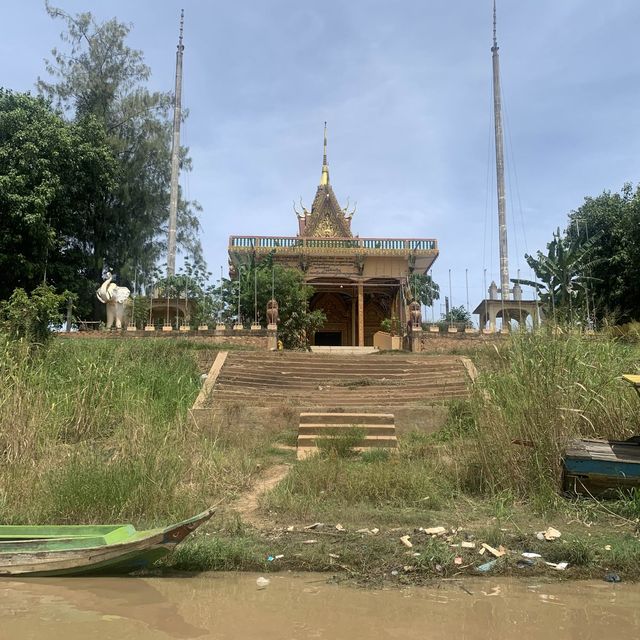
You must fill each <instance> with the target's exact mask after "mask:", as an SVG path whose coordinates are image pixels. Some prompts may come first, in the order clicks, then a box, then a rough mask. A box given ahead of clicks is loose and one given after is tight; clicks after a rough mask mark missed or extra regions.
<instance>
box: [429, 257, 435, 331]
mask: <svg viewBox="0 0 640 640" xmlns="http://www.w3.org/2000/svg"><path fill="white" fill-rule="evenodd" d="M429 287H430V289H431V324H435V322H436V301H435V298H434V297H433V296H434V289H433V269H431V281H430V282H429Z"/></svg>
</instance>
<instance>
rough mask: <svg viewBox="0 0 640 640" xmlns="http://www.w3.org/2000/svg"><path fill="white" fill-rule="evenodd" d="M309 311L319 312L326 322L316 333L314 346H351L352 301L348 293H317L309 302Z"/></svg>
mask: <svg viewBox="0 0 640 640" xmlns="http://www.w3.org/2000/svg"><path fill="white" fill-rule="evenodd" d="M309 309H310V310H311V311H316V310H321V311H323V312H324V314H325V316H326V318H327V319H326V321H325V323H324V325H323V326H322V327H320V330H319V331H316V333H315V337H314V340H313V344H314V345H316V346H325V347H328V346H331V347H346V346H352V345H353V299H352V296H351V295H349V293H342V292H341V293H338V292H335V291H318V292H317V293H316V294H315V295H314V296H313V297H312V298H311V300H310V301H309Z"/></svg>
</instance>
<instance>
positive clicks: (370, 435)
mask: <svg viewBox="0 0 640 640" xmlns="http://www.w3.org/2000/svg"><path fill="white" fill-rule="evenodd" d="M354 429H357V430H358V431H359V432H362V437H360V438H358V439H354V440H353V441H352V442H351V443H350V444H351V445H352V446H351V448H352V449H355V450H357V451H367V450H371V449H388V450H391V451H395V450H396V449H397V447H398V439H397V438H396V434H395V431H396V427H395V421H394V416H393V414H392V413H334V412H331V413H317V412H303V413H301V414H300V425H299V427H298V446H297V457H298V459H304V458H306V457H308V456H309V455H311V454H313V453H315V452H317V450H318V443H319V442H325V443H330V442H331V440H332V439H338V438H340V437H344V436H346V435H348V434H349V433H352V432H353V430H354Z"/></svg>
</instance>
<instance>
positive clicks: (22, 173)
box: [0, 89, 117, 299]
mask: <svg viewBox="0 0 640 640" xmlns="http://www.w3.org/2000/svg"><path fill="white" fill-rule="evenodd" d="M116 174H117V166H116V161H115V158H114V156H113V154H112V151H111V148H110V147H109V145H108V144H107V142H106V136H105V134H104V130H103V128H102V127H101V125H100V123H99V122H97V121H96V119H95V118H93V117H92V116H87V117H86V118H82V119H80V120H78V121H77V122H73V123H69V122H66V121H64V120H63V119H62V118H61V117H60V116H59V115H58V114H56V113H54V111H53V110H52V108H51V106H50V105H49V104H48V102H47V101H46V100H44V99H43V98H35V97H32V96H30V95H26V94H15V93H12V92H10V91H6V90H2V89H0V210H1V211H2V215H0V269H1V270H2V273H3V277H2V279H0V299H3V298H4V299H6V298H8V297H9V296H10V295H11V293H12V291H13V290H14V289H15V288H16V287H23V288H26V289H28V290H31V289H33V288H34V287H35V286H36V285H37V284H38V283H41V282H44V281H48V282H50V283H51V284H53V285H54V286H55V287H56V289H57V290H59V291H63V290H65V289H69V290H70V291H74V292H75V293H78V294H80V295H82V294H85V297H86V295H87V291H86V289H87V282H86V274H87V273H88V270H89V267H90V262H89V261H88V260H87V255H86V251H85V247H86V224H87V219H90V218H91V216H92V214H93V209H94V205H95V202H96V201H97V200H101V199H103V198H106V197H108V194H109V193H110V191H111V189H112V188H113V185H114V183H115V179H116ZM93 285H94V283H93V282H91V284H90V285H89V289H90V290H91V294H92V293H93V290H92V289H91V288H93V289H95V286H93Z"/></svg>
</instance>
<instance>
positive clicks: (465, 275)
mask: <svg viewBox="0 0 640 640" xmlns="http://www.w3.org/2000/svg"><path fill="white" fill-rule="evenodd" d="M464 282H465V286H466V287H467V313H471V312H470V311H469V269H465V270H464Z"/></svg>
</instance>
